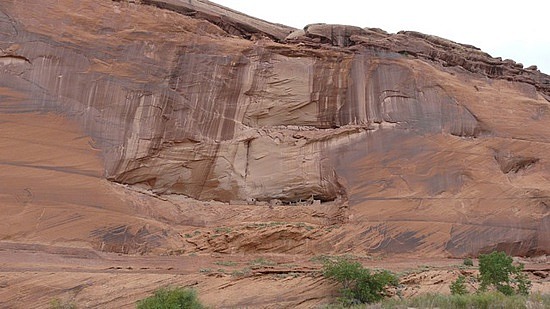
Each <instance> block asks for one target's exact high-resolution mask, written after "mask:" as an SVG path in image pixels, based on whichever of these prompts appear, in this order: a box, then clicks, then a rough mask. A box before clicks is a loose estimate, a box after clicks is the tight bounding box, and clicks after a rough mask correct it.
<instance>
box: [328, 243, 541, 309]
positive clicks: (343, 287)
mask: <svg viewBox="0 0 550 309" xmlns="http://www.w3.org/2000/svg"><path fill="white" fill-rule="evenodd" d="M463 265H464V266H469V267H472V266H473V261H472V259H470V258H468V259H464V261H463ZM323 275H324V276H325V277H326V278H327V279H330V280H334V281H336V282H338V283H339V285H340V290H339V292H340V297H339V298H338V302H337V304H333V305H330V306H328V307H327V308H341V307H357V308H365V305H364V304H374V305H370V307H367V308H409V307H414V308H549V307H550V297H549V296H548V295H541V294H536V295H529V292H530V288H531V282H530V281H529V280H528V278H527V275H525V274H524V273H523V265H522V264H514V263H513V258H512V257H511V256H508V255H507V254H506V253H504V252H492V253H490V254H482V255H480V256H479V275H478V276H476V277H473V276H470V277H466V276H464V275H460V276H458V278H457V279H456V280H455V281H453V282H451V283H450V286H449V288H450V291H451V295H442V294H424V295H420V296H417V297H412V298H409V299H404V298H402V297H401V296H400V295H399V292H395V293H393V295H396V297H393V298H391V299H390V298H388V296H390V295H392V293H390V292H389V288H391V287H398V285H399V282H398V277H397V276H396V275H394V274H392V273H390V272H389V271H386V270H378V271H375V272H371V271H370V270H369V269H366V268H364V267H363V266H362V265H361V264H360V263H359V262H354V261H352V260H350V259H347V258H339V259H338V258H336V259H332V260H331V259H325V264H324V268H323ZM467 283H470V285H476V286H477V289H475V290H472V291H470V290H469V289H468V286H467Z"/></svg>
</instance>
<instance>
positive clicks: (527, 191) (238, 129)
mask: <svg viewBox="0 0 550 309" xmlns="http://www.w3.org/2000/svg"><path fill="white" fill-rule="evenodd" d="M136 2H138V3H134V2H126V1H108V0H102V1H68V0H66V1H65V0H63V1H53V0H52V1H37V0H25V1H15V0H8V1H4V2H2V4H0V113H1V114H9V115H14V114H16V115H21V117H25V115H34V114H37V113H38V114H56V115H61V116H63V117H65V118H67V119H70V120H71V121H74V122H75V123H77V124H78V126H79V128H80V129H81V130H82V132H84V134H86V135H87V136H90V137H91V140H92V141H93V142H92V143H93V145H92V146H93V148H94V149H96V150H98V151H99V152H100V153H101V158H102V161H101V162H102V172H103V177H104V178H106V179H108V180H110V181H113V182H117V183H122V184H128V185H132V186H136V187H138V188H140V189H144V190H150V191H152V192H153V193H154V194H156V195H159V196H163V195H171V194H181V195H185V196H188V197H192V198H194V199H197V200H203V201H208V200H216V201H221V202H232V203H234V202H235V201H242V202H243V203H250V202H253V201H257V202H270V203H272V204H274V203H276V204H291V205H293V204H296V203H302V202H304V201H310V202H311V201H314V200H319V201H321V202H330V201H335V202H336V203H339V204H341V205H345V206H346V207H348V208H349V210H348V213H347V215H346V216H347V217H346V219H345V220H344V221H343V223H344V224H347V225H350V226H353V229H352V231H351V230H350V231H347V232H345V233H342V234H339V235H334V236H333V237H332V238H330V237H329V240H330V241H331V243H333V244H334V245H335V246H336V247H335V248H337V250H341V251H345V250H347V249H352V250H365V251H368V252H388V253H404V252H411V251H418V252H422V253H424V254H429V253H430V252H446V254H449V255H452V256H463V255H468V254H474V253H477V252H483V251H487V250H492V249H494V248H501V249H505V250H508V251H510V252H512V253H514V254H541V253H548V251H549V250H550V247H549V243H548V240H547V239H546V238H547V237H546V238H545V237H544V235H547V231H548V230H549V225H550V221H549V219H548V218H549V216H548V214H549V212H548V207H549V206H548V205H550V195H549V193H550V184H549V183H548V177H550V165H549V159H550V146H549V141H550V129H549V128H548V125H547V123H548V121H549V120H550V114H549V111H550V102H549V100H550V77H549V76H548V75H545V74H543V73H541V72H539V71H538V70H537V69H536V67H530V68H526V69H524V68H523V67H522V65H521V64H517V63H515V62H513V61H511V60H502V59H500V58H493V57H491V56H490V55H488V54H486V53H484V52H482V51H480V50H479V49H477V48H475V47H473V46H469V45H465V44H459V43H455V42H451V41H448V40H444V39H441V38H438V37H434V36H429V35H424V34H420V33H416V32H400V33H397V34H388V33H386V32H384V31H382V30H379V29H371V28H365V29H362V28H358V27H351V26H342V25H324V24H315V25H308V26H306V27H305V28H304V29H302V30H298V29H292V28H290V27H286V26H282V25H278V24H273V23H269V22H265V21H261V20H258V19H255V18H252V17H249V16H245V15H243V14H240V13H238V12H235V11H231V10H229V9H226V8H223V7H220V6H218V5H215V4H213V3H210V2H208V1H196V0H192V1H177V0H170V1H168V0H166V1H160V0H158V1H148V0H147V1H146V0H143V1H141V2H140V1H136ZM47 155H48V154H44V156H47ZM90 199H93V197H90ZM312 207H313V206H312ZM350 235H352V236H353V237H352V238H353V240H349V239H347V240H346V238H350V237H351V236H350Z"/></svg>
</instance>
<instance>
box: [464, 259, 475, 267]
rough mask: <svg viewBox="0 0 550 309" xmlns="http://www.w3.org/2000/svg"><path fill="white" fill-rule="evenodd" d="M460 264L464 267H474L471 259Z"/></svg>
mask: <svg viewBox="0 0 550 309" xmlns="http://www.w3.org/2000/svg"><path fill="white" fill-rule="evenodd" d="M462 264H464V266H474V261H473V260H472V259H471V258H465V259H464V260H463V261H462Z"/></svg>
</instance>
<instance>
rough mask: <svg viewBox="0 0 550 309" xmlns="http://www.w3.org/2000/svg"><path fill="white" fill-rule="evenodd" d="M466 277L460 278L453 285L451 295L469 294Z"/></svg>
mask: <svg viewBox="0 0 550 309" xmlns="http://www.w3.org/2000/svg"><path fill="white" fill-rule="evenodd" d="M465 281H466V277H464V276H458V278H457V279H456V280H455V281H453V282H452V283H451V294H452V295H466V294H468V289H467V288H466V284H465Z"/></svg>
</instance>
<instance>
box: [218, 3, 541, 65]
mask: <svg viewBox="0 0 550 309" xmlns="http://www.w3.org/2000/svg"><path fill="white" fill-rule="evenodd" d="M213 2H216V3H219V4H221V5H223V6H226V7H229V8H232V9H235V10H237V11H240V12H243V13H246V14H248V15H251V16H254V17H258V18H261V19H264V20H267V21H270V22H276V23H281V24H285V25H288V26H292V27H295V28H303V27H304V26H305V25H307V24H311V23H332V24H346V25H354V26H359V27H362V28H363V27H374V28H381V29H383V30H386V31H388V32H392V33H395V32H398V31H400V30H414V31H419V32H422V33H426V34H432V35H437V36H440V37H443V38H446V39H450V40H453V41H456V42H459V43H466V44H471V45H474V46H477V47H479V48H481V49H482V50H483V51H485V52H487V53H489V54H490V55H491V56H493V57H502V58H503V59H506V58H509V59H513V60H514V61H516V62H520V63H523V65H524V67H528V66H530V65H533V64H535V65H537V66H538V67H539V69H540V70H541V71H542V72H544V73H546V74H550V35H549V30H550V15H549V14H550V1H548V0H522V1H505V0H501V1H493V0H477V1H472V0H460V1H442V0H438V1H435V0H416V1H412V0H375V1H365V0H362V1H361V0H356V1H352V0H337V1H323V0H317V1H313V0H213Z"/></svg>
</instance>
